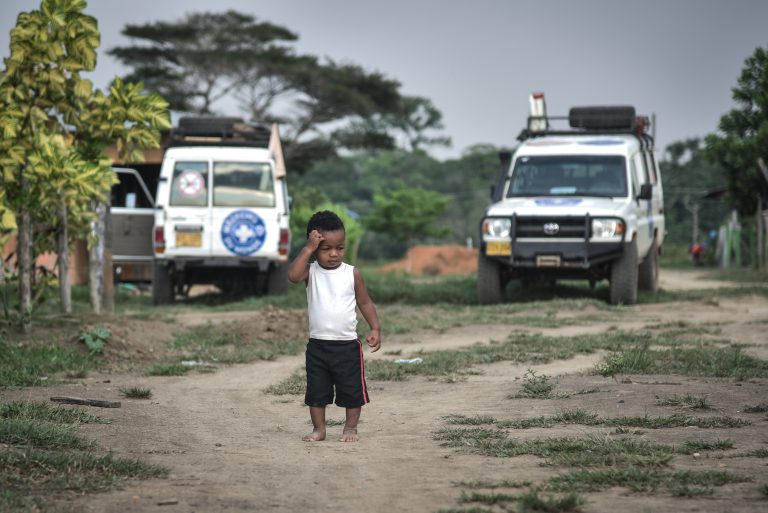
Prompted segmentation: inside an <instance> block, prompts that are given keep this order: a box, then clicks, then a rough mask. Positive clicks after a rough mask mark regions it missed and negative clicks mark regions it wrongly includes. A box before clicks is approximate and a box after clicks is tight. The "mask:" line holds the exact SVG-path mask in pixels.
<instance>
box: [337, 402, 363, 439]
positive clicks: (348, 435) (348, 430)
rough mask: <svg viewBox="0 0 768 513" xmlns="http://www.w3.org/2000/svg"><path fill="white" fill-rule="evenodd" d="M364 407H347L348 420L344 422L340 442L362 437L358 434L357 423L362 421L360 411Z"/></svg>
mask: <svg viewBox="0 0 768 513" xmlns="http://www.w3.org/2000/svg"><path fill="white" fill-rule="evenodd" d="M361 411H362V407H360V406H358V407H357V408H347V421H346V422H345V423H344V432H343V433H342V434H341V438H339V442H357V441H358V440H360V437H359V436H357V423H358V422H359V421H360V412H361Z"/></svg>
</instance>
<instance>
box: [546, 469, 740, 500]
mask: <svg viewBox="0 0 768 513" xmlns="http://www.w3.org/2000/svg"><path fill="white" fill-rule="evenodd" d="M749 481H751V478H750V477H747V476H740V475H735V474H731V473H729V472H725V471H719V470H665V469H661V468H640V467H628V468H610V469H604V470H577V471H573V472H569V473H567V474H561V475H558V476H554V477H551V478H550V479H549V480H548V481H547V484H546V485H545V486H546V488H547V489H548V490H552V491H558V492H596V491H600V490H605V489H607V488H611V487H614V486H621V487H623V488H628V489H630V490H632V491H633V492H644V493H652V492H655V491H656V490H657V489H660V488H663V489H666V490H667V491H669V492H670V493H672V494H673V495H701V493H692V492H693V491H694V490H700V491H703V492H704V493H707V494H708V493H711V487H713V486H723V485H726V484H729V483H744V482H749ZM686 492H687V493H686Z"/></svg>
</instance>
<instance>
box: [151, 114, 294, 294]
mask: <svg viewBox="0 0 768 513" xmlns="http://www.w3.org/2000/svg"><path fill="white" fill-rule="evenodd" d="M155 204H156V211H155V226H154V252H155V254H154V272H153V300H154V303H155V304H160V303H168V302H170V301H172V300H173V298H174V296H175V295H176V294H178V293H180V294H184V293H186V292H187V291H188V289H189V287H190V286H191V285H194V284H214V285H216V286H218V287H219V288H220V289H221V290H222V291H223V292H224V293H227V294H233V295H240V294H245V293H266V292H269V293H281V292H284V291H285V289H286V288H287V283H288V280H287V265H288V250H289V248H290V229H289V204H288V191H287V188H286V183H285V167H284V164H283V160H282V151H281V149H280V144H279V137H278V136H277V132H276V126H273V127H272V132H270V130H269V129H267V128H265V127H262V126H254V125H248V124H245V123H243V122H242V120H240V119H238V118H212V117H202V118H181V119H180V120H179V128H178V130H175V131H174V133H173V134H172V137H171V143H170V146H169V148H168V149H167V150H166V151H165V154H164V157H163V163H162V166H161V169H160V178H159V183H158V187H157V195H156V198H155Z"/></svg>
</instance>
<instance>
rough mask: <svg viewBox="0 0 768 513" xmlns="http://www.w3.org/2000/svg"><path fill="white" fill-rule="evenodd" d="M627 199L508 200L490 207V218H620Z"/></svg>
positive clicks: (530, 198) (562, 198)
mask: <svg viewBox="0 0 768 513" xmlns="http://www.w3.org/2000/svg"><path fill="white" fill-rule="evenodd" d="M626 203H627V199H626V198H616V199H612V198H596V197H591V196H584V197H582V196H568V197H553V196H543V197H541V196H540V197H527V198H508V199H505V200H503V201H500V202H498V203H495V204H493V205H491V206H490V207H488V213H487V215H489V216H511V215H512V214H515V215H518V216H581V215H586V214H587V213H588V214H589V215H590V216H592V217H597V216H617V215H618V216H620V215H621V214H622V213H623V212H624V208H625V205H626Z"/></svg>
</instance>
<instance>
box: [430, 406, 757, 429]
mask: <svg viewBox="0 0 768 513" xmlns="http://www.w3.org/2000/svg"><path fill="white" fill-rule="evenodd" d="M444 419H445V420H446V422H447V423H448V424H454V425H485V424H488V425H495V426H497V427H499V428H511V429H531V428H551V427H554V426H556V425H559V424H560V425H566V424H577V425H583V426H607V427H622V428H630V427H634V428H646V429H663V428H678V427H691V426H694V427H699V428H739V427H744V426H749V425H751V424H752V423H751V422H750V421H748V420H744V419H739V418H735V417H719V416H717V417H691V416H688V415H667V416H659V417H651V416H649V415H645V416H642V417H639V416H638V417H627V416H622V417H607V418H601V417H599V416H598V415H597V413H594V412H589V411H586V410H582V409H580V408H575V409H565V410H560V411H559V412H557V413H555V414H554V415H549V416H538V417H529V418H525V419H515V420H498V419H496V418H494V417H490V416H474V417H467V416H465V415H449V416H447V417H444Z"/></svg>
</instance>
